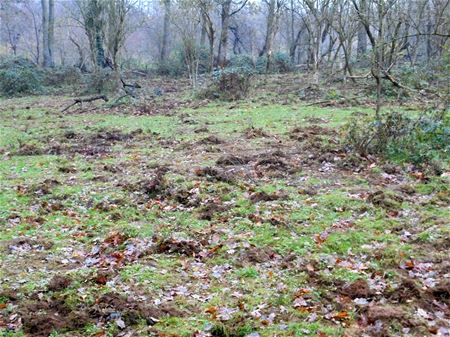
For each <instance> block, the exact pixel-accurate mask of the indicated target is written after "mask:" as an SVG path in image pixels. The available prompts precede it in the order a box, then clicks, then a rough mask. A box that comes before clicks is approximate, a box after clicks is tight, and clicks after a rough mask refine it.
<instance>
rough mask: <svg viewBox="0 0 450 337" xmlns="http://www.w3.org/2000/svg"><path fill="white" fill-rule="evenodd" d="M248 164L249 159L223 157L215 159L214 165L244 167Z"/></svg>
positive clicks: (233, 156) (230, 156)
mask: <svg viewBox="0 0 450 337" xmlns="http://www.w3.org/2000/svg"><path fill="white" fill-rule="evenodd" d="M249 162H250V158H247V157H238V156H235V155H225V156H222V157H220V158H219V159H217V161H216V164H217V165H219V166H235V165H245V164H248V163H249Z"/></svg>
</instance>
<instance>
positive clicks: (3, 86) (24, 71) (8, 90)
mask: <svg viewBox="0 0 450 337" xmlns="http://www.w3.org/2000/svg"><path fill="white" fill-rule="evenodd" d="M42 83H43V74H42V71H41V70H40V69H39V68H38V67H37V66H36V65H35V64H34V63H32V62H31V61H29V60H27V59H25V58H22V57H14V58H5V59H2V60H0V94H1V95H4V96H16V95H24V94H36V93H39V92H40V91H41V90H42Z"/></svg>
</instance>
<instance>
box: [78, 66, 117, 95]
mask: <svg viewBox="0 0 450 337" xmlns="http://www.w3.org/2000/svg"><path fill="white" fill-rule="evenodd" d="M83 80H84V81H83V85H84V90H83V92H82V93H81V94H101V93H108V92H112V91H114V90H115V89H116V87H117V83H116V81H115V79H114V76H113V73H112V71H111V70H110V69H100V70H98V71H96V72H93V73H91V74H88V75H87V76H85V77H84V78H83Z"/></svg>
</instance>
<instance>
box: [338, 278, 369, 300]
mask: <svg viewBox="0 0 450 337" xmlns="http://www.w3.org/2000/svg"><path fill="white" fill-rule="evenodd" d="M340 293H341V294H343V295H346V296H348V297H350V298H353V299H354V298H368V297H371V296H372V295H373V292H372V290H371V289H370V287H369V284H368V283H367V281H366V280H363V279H360V280H357V281H355V282H353V283H350V284H345V285H344V286H343V287H342V289H340Z"/></svg>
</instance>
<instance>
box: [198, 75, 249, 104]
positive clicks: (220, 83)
mask: <svg viewBox="0 0 450 337" xmlns="http://www.w3.org/2000/svg"><path fill="white" fill-rule="evenodd" d="M250 85H251V74H250V73H246V72H245V71H243V70H242V69H239V68H225V69H223V70H218V71H215V72H214V74H213V82H212V83H210V85H208V86H207V87H206V88H205V89H203V90H201V91H200V92H199V93H198V96H200V97H201V98H209V99H222V100H226V101H237V100H240V99H242V98H244V97H246V96H247V95H248V92H249V91H250Z"/></svg>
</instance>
